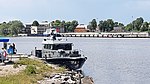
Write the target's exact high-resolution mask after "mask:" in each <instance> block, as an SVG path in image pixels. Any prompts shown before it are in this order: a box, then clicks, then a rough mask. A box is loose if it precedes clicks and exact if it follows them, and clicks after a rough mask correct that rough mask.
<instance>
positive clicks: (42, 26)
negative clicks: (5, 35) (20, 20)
mask: <svg viewBox="0 0 150 84" xmlns="http://www.w3.org/2000/svg"><path fill="white" fill-rule="evenodd" d="M25 25H26V28H25V33H26V34H28V35H30V34H43V33H44V32H45V31H46V29H48V28H50V25H49V23H48V22H47V21H44V22H42V23H39V26H32V23H27V24H25Z"/></svg>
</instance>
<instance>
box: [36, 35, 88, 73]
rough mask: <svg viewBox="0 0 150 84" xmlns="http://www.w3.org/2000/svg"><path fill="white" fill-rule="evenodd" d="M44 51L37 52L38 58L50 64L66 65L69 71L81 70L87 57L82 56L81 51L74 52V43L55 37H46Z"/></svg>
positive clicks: (43, 43)
mask: <svg viewBox="0 0 150 84" xmlns="http://www.w3.org/2000/svg"><path fill="white" fill-rule="evenodd" d="M42 45H43V47H42V50H36V52H38V53H36V56H37V57H39V58H40V59H42V60H45V61H47V62H50V63H54V64H59V65H64V66H66V67H68V68H69V69H73V70H76V69H79V68H81V67H82V66H83V64H84V62H85V61H86V60H87V57H85V56H84V55H82V54H81V52H79V50H73V43H72V42H68V41H67V40H63V39H60V38H56V36H55V35H51V37H46V38H44V39H43V42H42Z"/></svg>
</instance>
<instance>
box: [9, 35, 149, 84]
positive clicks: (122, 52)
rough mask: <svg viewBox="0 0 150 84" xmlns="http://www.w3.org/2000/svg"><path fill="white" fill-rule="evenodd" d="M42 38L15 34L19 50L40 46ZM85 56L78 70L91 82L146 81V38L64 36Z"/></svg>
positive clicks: (120, 83) (127, 83) (146, 83)
mask: <svg viewBox="0 0 150 84" xmlns="http://www.w3.org/2000/svg"><path fill="white" fill-rule="evenodd" d="M42 39H43V38H42V37H38V38H36V37H15V38H10V42H15V43H16V47H17V49H18V52H19V53H26V54H30V52H31V51H32V50H34V47H39V48H40V47H41V42H42ZM68 41H71V42H73V43H74V49H81V51H82V53H83V54H84V55H86V56H87V57H88V60H87V61H86V63H85V64H84V66H83V68H82V70H83V71H84V73H85V74H86V75H89V76H92V77H93V78H94V82H95V84H150V39H146V38H145V39H133V38H132V39H131V38H130V39H125V38H123V39H122V38H120V39H119V38H118V39H116V38H111V39H110V38H68Z"/></svg>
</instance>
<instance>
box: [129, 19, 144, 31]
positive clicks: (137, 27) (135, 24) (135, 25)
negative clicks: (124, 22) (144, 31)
mask: <svg viewBox="0 0 150 84" xmlns="http://www.w3.org/2000/svg"><path fill="white" fill-rule="evenodd" d="M143 22H144V19H143V18H142V17H140V18H137V19H136V20H134V21H133V22H132V24H133V30H136V31H140V28H141V26H142V24H143Z"/></svg>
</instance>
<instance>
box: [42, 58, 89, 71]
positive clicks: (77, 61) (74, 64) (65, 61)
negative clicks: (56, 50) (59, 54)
mask: <svg viewBox="0 0 150 84" xmlns="http://www.w3.org/2000/svg"><path fill="white" fill-rule="evenodd" d="M41 59H42V60H45V61H46V62H48V63H53V64H58V65H61V66H65V67H67V68H69V69H71V70H77V69H80V68H81V67H82V66H83V64H84V62H85V61H86V60H87V57H80V58H41Z"/></svg>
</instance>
